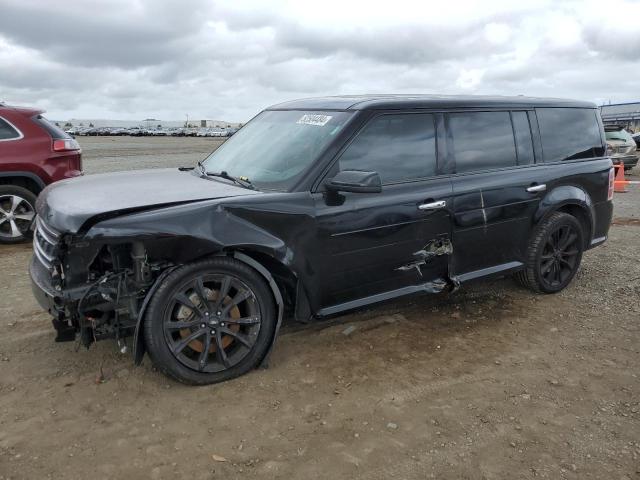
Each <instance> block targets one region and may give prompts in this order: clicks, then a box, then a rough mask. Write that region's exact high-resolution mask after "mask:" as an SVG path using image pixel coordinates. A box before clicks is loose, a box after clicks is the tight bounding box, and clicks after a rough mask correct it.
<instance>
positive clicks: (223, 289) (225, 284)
mask: <svg viewBox="0 0 640 480" xmlns="http://www.w3.org/2000/svg"><path fill="white" fill-rule="evenodd" d="M230 287H231V277H229V276H228V275H225V276H224V278H223V279H222V283H221V285H220V290H219V291H218V298H217V300H216V310H220V308H221V307H222V302H223V301H224V299H225V298H227V295H228V294H229V288H230Z"/></svg>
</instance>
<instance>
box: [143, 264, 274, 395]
mask: <svg viewBox="0 0 640 480" xmlns="http://www.w3.org/2000/svg"><path fill="white" fill-rule="evenodd" d="M275 327H276V315H275V305H274V301H273V297H272V295H271V292H270V290H269V287H268V285H267V284H266V282H265V281H264V279H263V278H262V277H261V276H260V274H258V273H257V272H256V271H255V270H253V269H252V268H251V267H249V266H247V265H245V264H244V263H242V262H239V261H238V260H235V259H232V258H228V257H216V258H212V259H209V260H204V261H201V262H197V263H193V264H189V265H185V266H183V267H180V268H178V269H177V270H176V271H174V272H173V273H171V274H170V275H169V276H168V277H167V278H166V279H165V280H164V281H163V282H162V284H161V285H160V287H159V288H158V290H157V291H156V293H155V294H154V296H153V298H152V300H151V302H150V304H149V309H148V311H147V314H146V317H145V323H144V334H145V341H146V345H147V350H148V352H149V355H150V357H151V360H152V361H153V363H154V365H155V366H156V367H157V368H158V369H159V370H161V371H162V372H164V373H165V374H167V375H169V376H171V377H173V378H175V379H176V380H178V381H181V382H183V383H187V384H191V385H205V384H209V383H217V382H222V381H225V380H229V379H231V378H234V377H237V376H239V375H242V374H244V373H246V372H248V371H249V370H251V369H252V368H254V367H256V366H257V365H258V364H259V363H260V361H261V360H262V359H263V358H264V356H265V354H266V353H267V350H268V348H269V346H270V344H271V342H272V341H273V335H274V332H275Z"/></svg>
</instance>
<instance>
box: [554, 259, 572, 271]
mask: <svg viewBox="0 0 640 480" xmlns="http://www.w3.org/2000/svg"><path fill="white" fill-rule="evenodd" d="M558 261H559V262H560V263H563V264H565V265H566V266H567V267H569V269H571V268H573V265H571V263H569V260H567V259H566V258H562V257H560V258H558Z"/></svg>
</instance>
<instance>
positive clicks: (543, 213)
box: [533, 185, 595, 233]
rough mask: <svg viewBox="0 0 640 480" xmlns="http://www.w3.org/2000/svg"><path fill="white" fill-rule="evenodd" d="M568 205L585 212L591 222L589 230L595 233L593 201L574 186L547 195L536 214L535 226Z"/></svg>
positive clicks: (566, 186)
mask: <svg viewBox="0 0 640 480" xmlns="http://www.w3.org/2000/svg"><path fill="white" fill-rule="evenodd" d="M567 205H570V206H575V207H578V208H580V209H582V211H584V213H585V215H586V217H587V219H588V221H589V229H590V231H591V232H592V233H593V231H594V227H595V213H594V206H593V201H592V200H591V197H590V196H589V194H588V193H587V192H586V191H584V190H583V189H582V188H580V187H577V186H574V185H564V186H561V187H557V188H554V189H553V190H552V191H551V192H549V193H548V194H547V195H545V197H544V198H543V200H542V201H541V202H540V204H539V205H538V208H537V210H536V212H535V214H534V217H533V218H534V225H538V224H539V223H540V222H541V221H543V220H544V219H545V218H547V217H548V216H549V215H551V214H552V213H553V212H555V211H557V210H559V209H561V208H562V207H565V206H567Z"/></svg>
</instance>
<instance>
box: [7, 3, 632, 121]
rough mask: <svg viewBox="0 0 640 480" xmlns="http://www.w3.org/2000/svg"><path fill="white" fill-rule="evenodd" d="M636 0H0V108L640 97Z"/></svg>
mask: <svg viewBox="0 0 640 480" xmlns="http://www.w3.org/2000/svg"><path fill="white" fill-rule="evenodd" d="M639 77H640V1H638V0H635V1H631V0H627V1H622V0H607V1H606V2H605V1H602V0H597V1H572V0H567V1H558V0H554V1H528V0H521V1H517V2H514V1H512V0H509V1H502V0H496V1H467V0H453V1H452V0H450V1H446V2H445V1H440V2H427V1H415V2H410V1H404V0H393V1H389V0H386V1H384V2H377V1H362V2H360V1H357V2H356V1H350V0H338V1H334V0H323V1H315V2H314V1H312V0H311V1H310V0H306V1H297V2H286V1H276V0H271V1H269V2H265V1H241V0H235V1H229V2H214V1H204V0H203V1H198V0H175V1H165V0H99V1H96V0H81V1H74V2H71V1H68V2H59V1H51V0H40V1H36V0H0V100H4V101H7V102H8V103H13V104H22V105H36V106H39V107H42V108H44V109H46V110H47V111H48V116H49V117H50V118H55V119H67V118H112V119H127V120H139V119H142V118H147V117H154V118H160V119H163V120H183V119H184V118H185V114H189V118H194V119H195V118H214V119H224V120H228V121H245V120H247V119H248V118H250V117H251V116H252V115H254V114H255V113H256V112H257V111H259V110H261V109H262V108H264V107H266V106H268V105H270V104H273V103H277V102H280V101H283V100H288V99H293V98H300V97H307V96H318V95H336V94H355V93H453V94H456V93H465V94H526V95H539V96H557V97H570V98H579V99H586V100H591V101H595V102H608V101H609V100H610V101H612V102H619V101H629V100H639V99H640V78H639Z"/></svg>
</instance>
